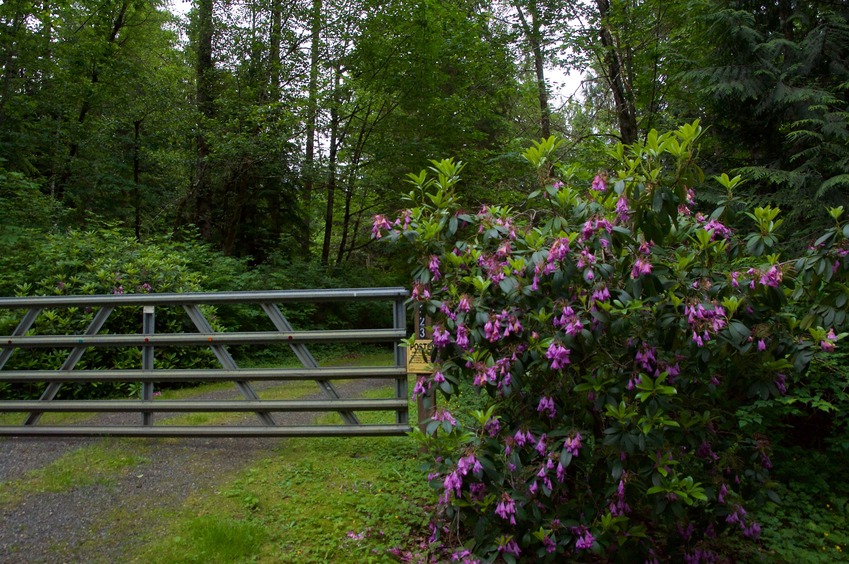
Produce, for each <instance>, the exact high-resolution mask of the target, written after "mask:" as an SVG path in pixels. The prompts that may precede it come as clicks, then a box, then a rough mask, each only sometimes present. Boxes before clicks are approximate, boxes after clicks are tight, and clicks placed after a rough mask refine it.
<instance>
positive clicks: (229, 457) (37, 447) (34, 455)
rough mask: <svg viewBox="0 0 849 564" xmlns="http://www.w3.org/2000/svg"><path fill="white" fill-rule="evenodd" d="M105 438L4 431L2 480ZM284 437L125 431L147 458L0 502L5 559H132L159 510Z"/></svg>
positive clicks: (346, 393)
mask: <svg viewBox="0 0 849 564" xmlns="http://www.w3.org/2000/svg"><path fill="white" fill-rule="evenodd" d="M386 385H387V382H386V381H385V380H382V381H381V380H362V381H352V382H346V383H344V384H341V385H340V384H337V386H336V387H337V390H338V391H339V394H340V396H341V397H357V396H359V395H361V394H362V393H363V392H365V391H366V390H369V389H374V388H376V387H378V386H386ZM222 397H235V396H231V394H230V393H229V392H224V393H220V392H219V393H215V394H210V395H205V396H203V399H221V398H222ZM321 397H323V396H322V395H321V394H316V395H315V396H311V397H309V398H304V399H320V398H321ZM196 399H201V398H200V397H198V398H196ZM110 417H120V415H103V416H99V417H98V420H97V421H98V423H100V422H106V423H109V424H114V423H115V422H114V421H112V420H108V418H110ZM136 417H138V415H136ZM158 417H162V416H161V415H160V416H158ZM274 417H275V419H276V420H277V421H278V423H279V424H281V425H299V424H306V423H309V422H310V421H312V420H313V418H314V417H315V415H314V414H309V413H275V414H274ZM104 420H105V421H104ZM255 421H256V419H255V417H253V416H250V417H247V416H246V417H245V422H246V424H251V425H253V424H255ZM102 440H105V441H110V440H113V441H115V440H117V439H88V438H85V439H49V438H10V439H0V481H9V480H14V479H16V478H19V477H22V476H24V475H25V474H27V473H28V472H30V471H32V470H35V469H38V468H42V467H44V466H46V465H48V464H50V463H51V462H53V461H55V460H57V459H58V458H60V457H61V456H63V455H64V454H67V453H69V452H71V451H73V450H74V449H78V448H80V447H82V446H85V445H90V444H93V443H95V442H96V441H102ZM283 440H285V439H273V438H233V439H230V438H211V439H189V438H186V439H120V442H119V443H118V444H120V445H127V449H128V454H132V452H133V451H134V450H138V451H140V452H143V456H144V458H145V461H144V462H143V463H142V464H139V465H137V466H131V467H129V468H127V469H125V471H123V472H122V471H118V473H117V475H116V476H114V478H112V477H111V478H110V479H109V480H108V481H107V482H106V483H97V484H92V485H87V486H83V487H78V488H74V489H72V490H70V491H65V492H61V493H49V492H43V493H35V494H31V495H27V496H26V497H25V498H24V499H23V500H22V501H20V502H19V503H18V502H15V503H11V504H7V505H5V506H4V505H0V563H20V562H110V563H112V562H128V561H131V560H133V554H134V549H136V548H137V547H138V546H139V543H141V542H143V536H142V533H144V532H146V531H150V530H151V529H155V528H156V527H157V524H156V523H155V518H156V516H157V515H162V514H163V513H167V512H168V510H169V509H179V508H180V507H181V506H182V505H183V504H184V503H185V501H186V500H187V499H188V498H190V497H195V496H203V495H206V494H212V493H214V492H215V490H216V489H217V488H218V486H219V485H220V484H224V483H226V482H227V479H228V478H229V477H231V476H233V475H234V474H236V473H237V472H239V471H240V470H242V469H244V468H247V467H249V466H250V465H251V464H252V463H253V462H255V461H257V460H259V459H261V458H263V457H267V456H269V455H270V454H271V453H272V452H273V449H274V448H275V447H276V446H278V445H279V444H280V443H281V441H283ZM152 521H154V522H152ZM128 522H129V523H128ZM128 531H130V532H128ZM133 531H137V532H135V533H134V532H133Z"/></svg>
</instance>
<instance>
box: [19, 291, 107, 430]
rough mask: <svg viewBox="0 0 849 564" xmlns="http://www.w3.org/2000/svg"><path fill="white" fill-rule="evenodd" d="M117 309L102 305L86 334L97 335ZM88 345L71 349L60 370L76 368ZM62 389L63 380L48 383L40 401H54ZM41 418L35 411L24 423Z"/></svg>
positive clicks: (35, 421)
mask: <svg viewBox="0 0 849 564" xmlns="http://www.w3.org/2000/svg"><path fill="white" fill-rule="evenodd" d="M114 309H115V307H114V306H103V307H101V308H100V309H99V310H98V311H97V313H96V314H95V316H94V319H92V320H91V323H89V324H88V327H87V328H86V330H85V333H84V334H85V335H89V336H90V335H97V333H98V332H100V329H101V328H102V327H103V324H104V323H106V320H107V319H109V316H110V315H111V314H112V311H113V310H114ZM86 348H88V347H86V346H85V345H84V346H81V347H74V348H73V349H71V352H70V354H68V358H66V359H65V362H63V363H62V367H61V368H60V369H59V370H67V371H68V372H70V371H71V370H73V369H74V367H75V366H76V365H77V362H79V360H80V358H82V356H83V353H85V351H86ZM60 389H62V384H61V382H50V384H48V385H47V389H45V390H44V392H43V393H42V394H41V397H40V398H38V399H39V400H40V401H52V400H53V399H54V398H55V397H56V394H58V393H59V390H60ZM39 419H41V412H38V411H33V412H32V413H30V414H29V415H28V416H27V420H26V421H24V425H35V424H36V423H38V420H39Z"/></svg>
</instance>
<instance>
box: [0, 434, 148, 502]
mask: <svg viewBox="0 0 849 564" xmlns="http://www.w3.org/2000/svg"><path fill="white" fill-rule="evenodd" d="M133 447H134V448H133V449H130V448H128V446H127V444H126V442H125V441H114V440H107V441H101V442H99V443H97V444H94V445H90V446H85V447H82V448H79V449H76V450H73V451H71V452H69V453H67V454H65V455H63V456H61V457H60V458H58V459H57V460H55V461H53V462H52V463H51V464H48V465H47V466H45V467H43V468H39V469H37V470H32V471H30V472H28V473H26V474H25V475H24V476H22V477H20V478H18V479H15V480H9V481H5V482H0V505H3V506H8V505H14V504H16V503H19V502H20V500H21V499H23V497H24V496H26V495H27V494H32V493H41V492H53V493H59V492H66V491H70V490H72V489H74V488H81V487H85V486H89V485H92V484H99V483H109V482H110V481H111V479H112V478H111V477H113V476H114V475H115V474H119V473H121V472H123V471H127V470H128V469H129V468H132V467H135V466H138V465H140V464H144V463H145V462H147V458H146V457H145V456H144V452H145V451H146V448H147V447H144V446H141V445H139V444H138V443H133ZM140 449H141V450H142V452H141V453H140V452H138V451H139V450H140ZM131 450H134V451H135V452H130V451H131Z"/></svg>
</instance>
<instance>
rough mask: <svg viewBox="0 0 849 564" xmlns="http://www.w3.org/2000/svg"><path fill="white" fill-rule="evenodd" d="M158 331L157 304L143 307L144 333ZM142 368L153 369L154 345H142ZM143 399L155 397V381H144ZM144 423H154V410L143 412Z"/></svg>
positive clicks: (150, 333) (148, 333) (151, 333)
mask: <svg viewBox="0 0 849 564" xmlns="http://www.w3.org/2000/svg"><path fill="white" fill-rule="evenodd" d="M155 331H156V308H155V306H152V305H150V306H148V305H146V306H143V307H142V333H144V334H145V335H153V334H154V332H155ZM142 370H153V345H145V346H144V347H142ZM142 399H143V400H145V401H149V400H152V399H153V382H142ZM142 425H153V412H152V411H143V412H142Z"/></svg>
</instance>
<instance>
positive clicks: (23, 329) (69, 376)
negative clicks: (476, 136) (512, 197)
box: [0, 288, 410, 437]
mask: <svg viewBox="0 0 849 564" xmlns="http://www.w3.org/2000/svg"><path fill="white" fill-rule="evenodd" d="M407 295H408V293H407V291H406V290H405V289H404V288H356V289H332V290H278V291H261V292H216V293H186V294H173V293H169V294H120V295H97V296H35V297H20V298H0V309H7V310H11V311H13V312H14V311H21V310H23V311H24V312H25V313H24V314H23V316H22V318H21V319H20V321H19V323H18V325H17V327H16V328H15V330H14V331H13V332H12V334H10V335H7V336H3V337H0V383H2V382H8V383H24V384H32V383H39V382H46V383H48V386H47V389H46V390H45V391H44V393H43V394H42V396H41V398H40V399H39V400H2V401H0V413H3V412H5V413H28V414H29V415H28V416H27V419H26V421H25V422H24V423H23V424H22V425H0V436H65V437H72V436H73V437H76V436H89V435H110V436H135V437H157V436H160V437H166V436H167V437H176V436H194V437H218V436H239V437H245V436H254V437H264V436H267V437H296V436H356V435H359V436H385V435H399V434H404V433H406V432H408V431H409V430H410V425H409V415H408V412H407V405H408V404H407V373H406V360H405V355H404V352H403V349H402V348H401V346H400V345H401V339H403V338H404V337H406V316H405V308H404V302H405V300H406V299H407ZM363 300H369V301H389V302H391V307H392V311H391V313H392V320H393V321H392V327H389V328H382V329H348V330H305V331H298V330H295V329H294V328H293V327H292V326H291V324H290V323H289V321H288V320H287V319H286V317H285V316H284V315H283V313H282V311H281V310H280V309H279V307H278V304H291V303H309V302H342V301H363ZM223 304H256V305H259V306H260V307H261V308H262V310H263V311H264V312H265V313H266V315H267V317H268V319H269V320H270V322H271V324H272V325H273V326H274V328H275V329H276V330H275V331H266V330H263V331H250V332H222V331H215V330H214V329H213V327H212V325H211V324H210V323H209V321H208V320H207V319H206V317H205V315H204V313H203V311H202V310H201V309H200V308H199V306H201V305H210V306H215V305H223ZM163 306H164V307H169V306H170V307H175V306H182V308H183V309H184V310H185V313H186V314H187V315H188V318H189V320H191V322H192V323H193V324H194V326H195V328H196V329H197V332H196V333H191V332H190V333H156V332H155V324H154V320H155V315H154V314H155V308H157V307H163ZM121 307H141V308H142V310H143V312H142V323H141V331H140V332H139V333H132V334H114V333H105V334H104V333H101V332H100V331H101V330H102V329H103V327H104V325H105V323H106V321H107V320H108V318H109V316H110V315H111V313H112V312H113V311H114V310H115V309H116V308H121ZM60 308H68V309H70V308H91V309H90V310H87V311H90V312H92V313H94V312H95V310H97V311H96V313H95V314H94V316H93V319H92V321H91V322H90V324H89V326H88V328H87V329H86V331H85V333H83V334H75V335H43V334H42V335H35V334H32V333H33V326H34V325H35V322H36V320H37V319H38V317H39V316H40V315H41V314H42V312H44V311H47V310H55V309H60ZM387 342H389V343H392V344H393V355H394V365H393V366H356V367H321V366H319V365H318V362H316V360H315V358H314V357H313V356H312V354H311V353H310V351H309V349H308V348H307V346H306V345H307V344H311V343H387ZM256 344H278V345H279V344H284V345H288V347H289V348H290V349H291V350H292V351H293V352H294V354H295V356H296V357H297V359H298V360H299V361H300V362H301V364H302V365H303V366H302V367H301V368H251V369H241V368H239V367H238V365H237V363H236V361H235V359H234V358H233V356H232V355H231V354H230V352H229V350H228V349H227V346H228V345H256ZM103 347H124V348H138V349H141V351H142V360H141V367H140V368H138V369H120V370H115V369H108V367H105V368H107V369H104V370H97V369H86V370H75V367H76V365H77V363H78V362H79V360H80V359H81V358H82V357H83V355H84V354H85V353H86V351H89V350H92V349H98V348H103ZM157 347H208V348H209V349H211V350H212V352H213V353H214V355H215V357H216V358H217V359H218V361H219V364H220V365H221V368H203V369H197V368H193V369H175V368H169V369H158V370H157V369H155V368H154V363H155V358H154V351H155V348H157ZM20 349H50V350H60V351H61V350H62V349H70V350H69V352H68V353H67V357H66V358H65V361H64V363H63V364H62V367H61V368H60V369H58V370H43V369H37V370H21V369H12V370H4V367H5V366H6V364H7V362H8V361H9V359H10V358H11V357H12V355H13V353H14V352H15V351H16V350H20ZM364 378H367V379H384V380H387V381H392V382H393V383H394V392H395V393H394V398H389V399H378V400H367V399H352V398H340V397H339V394H338V392H337V391H336V389H335V387H334V386H333V384H332V382H331V381H332V380H355V379H364ZM302 380H314V381H315V382H316V383H317V384H318V385H319V388H320V390H321V391H322V392H323V393H324V395H325V397H326V398H327V399H324V400H280V399H270V400H262V399H260V398H259V396H258V395H257V393H256V391H255V390H254V388H253V387H252V385H251V382H253V381H265V382H267V381H279V382H281V383H282V382H286V381H302ZM121 381H126V382H140V383H141V386H142V393H141V396H142V399H140V400H57V399H55V398H56V397H57V395H58V393H59V391H60V389H61V387H62V386H63V385H64V384H67V383H74V382H121ZM189 381H190V382H200V383H204V382H220V381H232V382H234V383H235V385H236V388H237V389H238V390H239V392H241V394H242V395H243V397H244V399H241V400H157V399H154V394H153V385H154V383H157V382H159V383H170V382H189ZM366 411H389V412H394V413H395V423H394V424H378V425H373V424H372V425H365V424H362V423H361V422H360V421H359V418H358V417H357V416H356V414H355V412H366ZM48 412H49V413H59V412H68V413H138V414H140V415H141V419H142V424H141V425H88V424H85V423H83V424H78V425H61V426H60V425H40V424H38V422H39V420H40V418H41V415H42V414H43V413H48ZM180 412H187V413H188V412H220V413H246V412H247V413H250V412H252V413H255V414H256V415H257V417H258V418H259V420H260V422H261V425H260V426H223V425H215V426H185V425H183V426H180V425H169V424H168V422H167V421H164V422H163V424H161V425H154V419H153V415H154V414H155V413H180ZM290 412H310V413H315V412H338V413H339V414H340V415H341V416H342V419H343V421H344V422H345V424H343V425H280V424H278V423H277V422H276V421H275V419H274V417H273V414H274V413H290Z"/></svg>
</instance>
